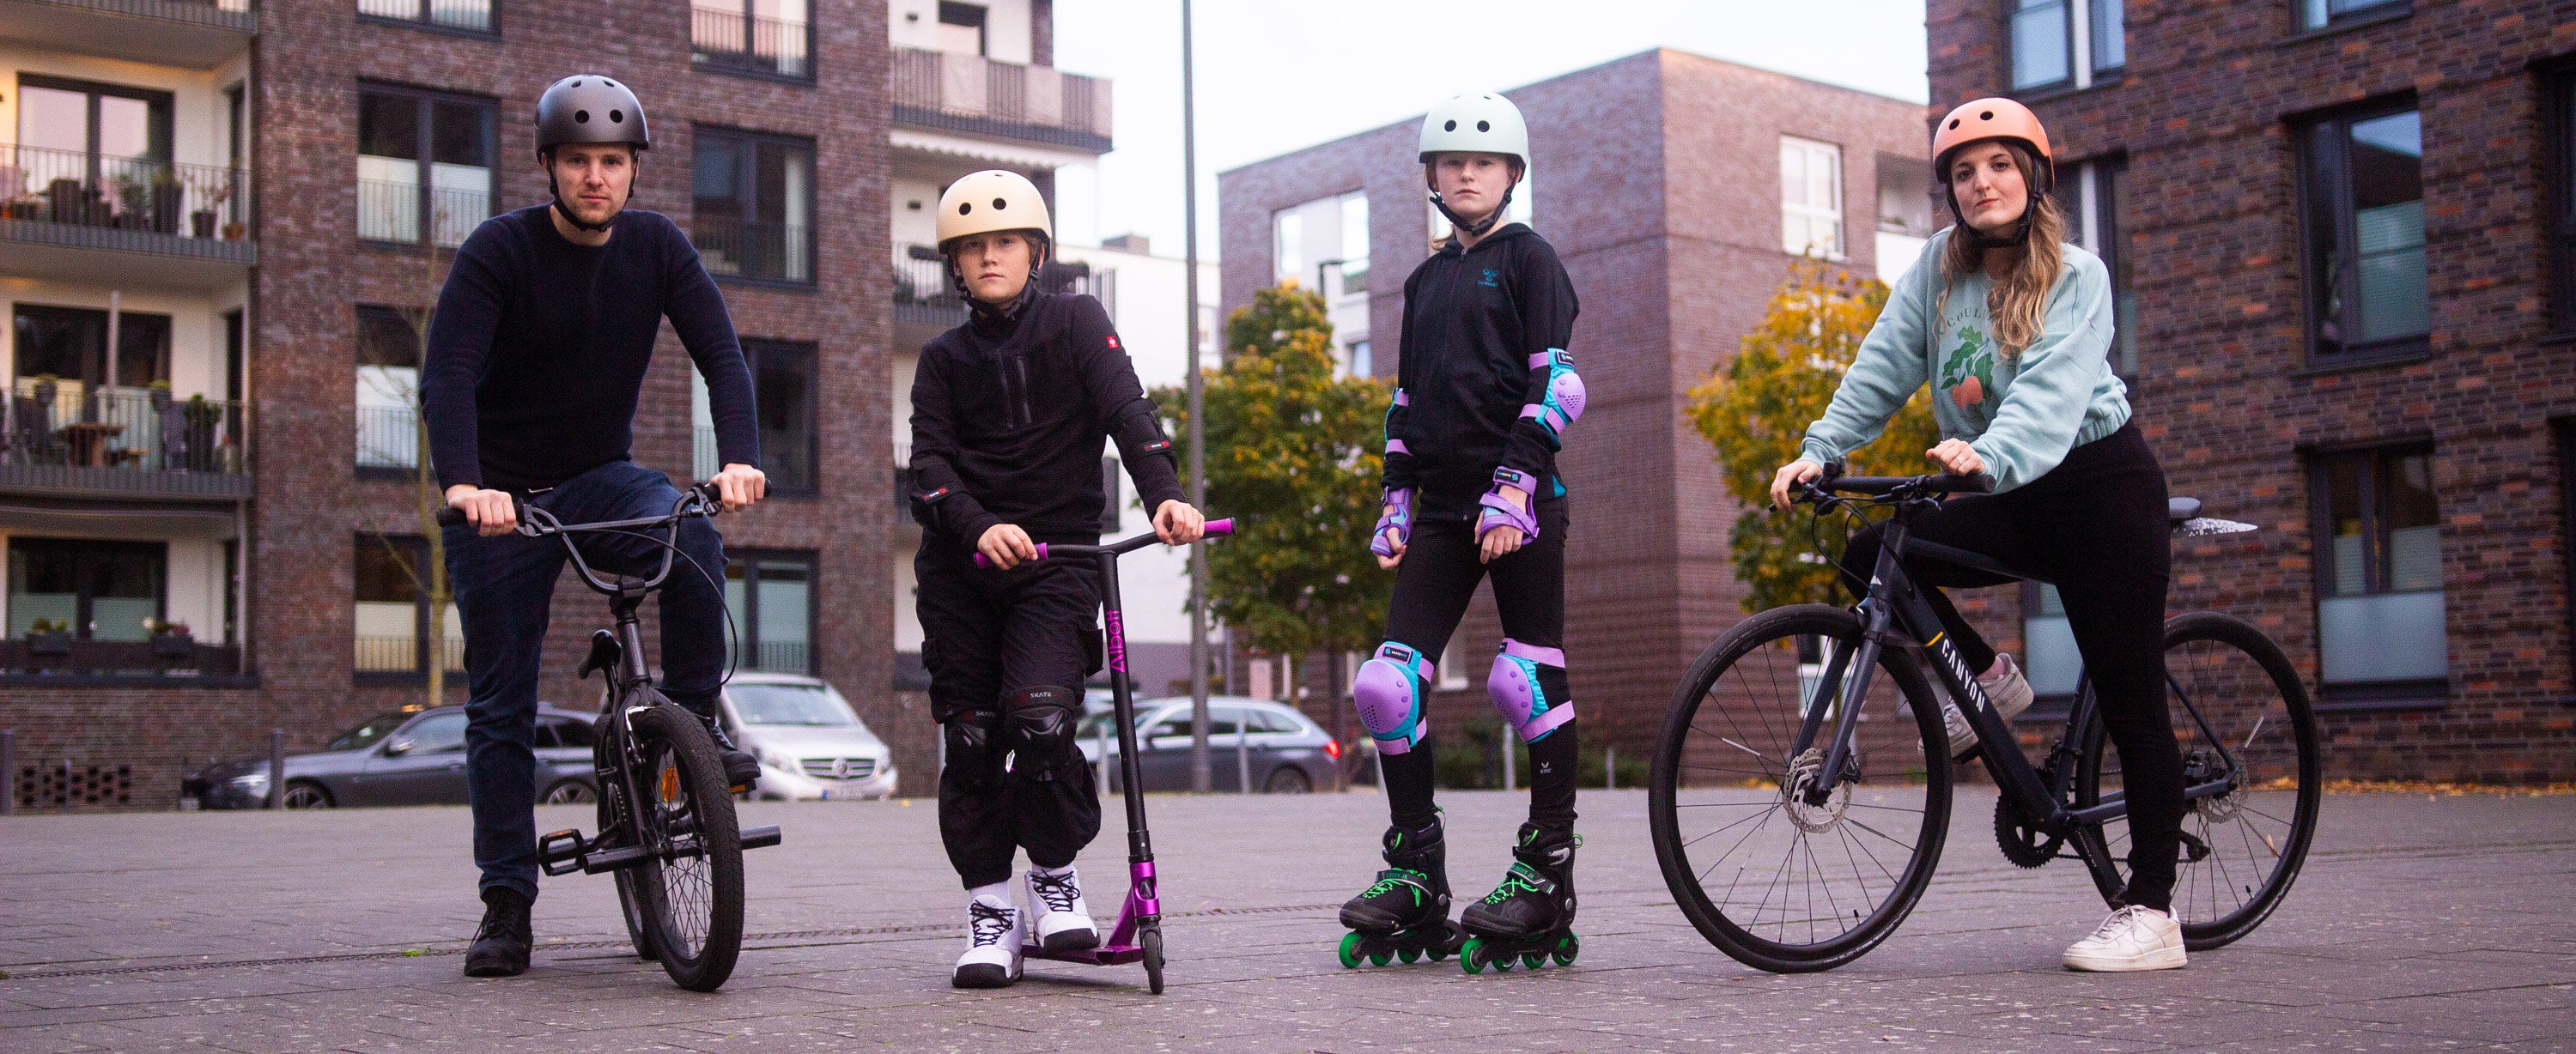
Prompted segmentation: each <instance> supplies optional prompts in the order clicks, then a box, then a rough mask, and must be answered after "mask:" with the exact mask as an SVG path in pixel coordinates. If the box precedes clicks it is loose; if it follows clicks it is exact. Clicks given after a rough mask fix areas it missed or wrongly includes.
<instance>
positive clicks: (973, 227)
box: [939, 168, 1055, 252]
mask: <svg viewBox="0 0 2576 1054" xmlns="http://www.w3.org/2000/svg"><path fill="white" fill-rule="evenodd" d="M1020 230H1031V231H1036V232H1038V236H1039V237H1041V238H1044V239H1045V240H1046V241H1048V242H1050V243H1052V242H1054V241H1055V227H1054V225H1053V224H1051V223H1049V222H1048V221H1047V207H1046V198H1045V197H1043V196H1041V195H1040V194H1039V193H1038V185H1037V184H1035V183H1031V182H1029V177H1027V176H1023V175H1021V174H1019V173H1017V172H1010V171H1005V170H1003V169H998V168H988V169H985V170H984V171H981V172H975V173H971V174H968V175H966V176H964V177H962V178H960V179H959V180H958V181H957V182H955V183H951V184H949V185H948V190H947V192H946V193H943V194H941V195H939V251H941V252H947V251H948V250H949V248H950V247H951V246H953V245H955V244H956V242H957V239H959V238H963V237H966V236H968V235H973V234H990V233H992V232H994V231H1020Z"/></svg>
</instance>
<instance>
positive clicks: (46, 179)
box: [0, 145, 250, 239]
mask: <svg viewBox="0 0 2576 1054" xmlns="http://www.w3.org/2000/svg"><path fill="white" fill-rule="evenodd" d="M249 191H250V174H249V173H247V172H244V171H241V170H239V169H231V168H225V167H223V166H221V165H185V164H179V163H177V162H172V161H162V160H158V159H155V158H148V157H107V156H104V155H99V154H90V153H84V152H82V151H78V150H53V149H48V148H46V147H40V146H6V145H0V219H11V220H35V221H39V222H44V223H63V224H72V225H76V226H83V227H113V228H117V229H120V230H134V231H151V232H155V233H159V234H169V235H177V236H180V237H189V238H216V237H229V238H233V239H239V238H242V237H244V236H246V234H247V232H246V231H245V230H243V229H242V228H241V227H239V226H236V225H237V224H239V223H241V221H242V218H243V217H244V216H245V215H247V213H246V211H245V209H244V205H245V204H246V203H247V202H248V201H249V200H250V193H249Z"/></svg>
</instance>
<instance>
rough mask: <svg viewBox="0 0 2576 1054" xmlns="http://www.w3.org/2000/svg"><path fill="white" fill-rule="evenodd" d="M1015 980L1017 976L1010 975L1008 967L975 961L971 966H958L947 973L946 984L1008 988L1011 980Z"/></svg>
mask: <svg viewBox="0 0 2576 1054" xmlns="http://www.w3.org/2000/svg"><path fill="white" fill-rule="evenodd" d="M1015 980H1018V978H1015V977H1012V976H1011V971H1010V968H1009V967H1005V966H995V965H993V964H991V963H977V964H975V965H973V966H960V967H958V968H957V969H956V971H955V972H954V973H951V974H949V975H948V986H949V987H951V988H1009V987H1010V986H1011V982H1012V981H1015Z"/></svg>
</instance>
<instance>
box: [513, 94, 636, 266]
mask: <svg viewBox="0 0 2576 1054" xmlns="http://www.w3.org/2000/svg"><path fill="white" fill-rule="evenodd" d="M572 143H624V144H626V145H627V146H631V147H634V148H635V150H636V152H637V153H639V154H640V153H642V152H644V151H646V150H650V149H652V148H653V133H652V131H651V129H649V128H647V127H646V126H645V124H644V104H643V103H641V102H638V101H636V98H635V93H634V92H632V91H628V90H627V88H626V86H625V85H623V84H619V83H617V82H616V81H614V80H611V79H609V78H607V77H603V76H600V75H599V74H596V73H576V74H573V75H572V76H569V77H566V78H564V79H562V80H559V81H556V82H555V83H554V86H553V87H550V88H547V89H546V93H545V94H544V95H541V96H538V97H537V156H538V157H540V158H544V157H550V156H552V153H551V152H552V151H553V150H554V148H556V147H558V146H563V145H566V144H572ZM546 193H547V194H549V195H552V196H553V197H554V208H555V213H556V215H559V216H562V217H563V218H564V222H566V223H569V224H572V225H573V226H574V227H575V228H578V229H580V230H585V231H592V232H597V231H604V230H607V229H608V228H609V227H611V226H613V225H615V224H616V222H617V217H615V216H611V217H609V218H608V222H606V223H584V222H582V221H581V220H579V219H577V218H575V217H574V216H573V214H572V210H571V209H568V208H565V207H564V203H563V192H562V191H560V190H557V189H555V176H554V168H553V166H551V165H549V166H548V167H547V169H546Z"/></svg>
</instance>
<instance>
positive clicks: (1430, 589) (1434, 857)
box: [1342, 94, 1583, 962]
mask: <svg viewBox="0 0 2576 1054" xmlns="http://www.w3.org/2000/svg"><path fill="white" fill-rule="evenodd" d="M1420 160H1421V162H1422V166H1423V171H1424V178H1425V179H1426V180H1427V181H1428V183H1429V184H1430V196H1431V203H1432V204H1433V205H1434V206H1435V207H1437V208H1438V209H1439V210H1440V212H1441V214H1442V215H1444V216H1447V217H1448V218H1449V222H1450V223H1451V224H1452V226H1453V227H1454V234H1453V235H1452V236H1451V237H1450V239H1449V241H1448V242H1447V243H1446V244H1444V245H1442V246H1441V247H1440V250H1439V251H1438V252H1436V253H1434V254H1432V256H1431V258H1430V259H1427V260H1425V261H1423V262H1422V265H1421V266H1420V267H1417V268H1415V269H1414V272H1413V275H1412V277H1410V278H1408V279H1406V280H1405V284H1404V327H1403V336H1402V339H1401V344H1400V346H1399V352H1398V354H1399V355H1400V357H1401V358H1400V366H1399V369H1398V374H1397V385H1398V386H1397V388H1396V392H1395V404H1394V406H1393V407H1392V408H1391V409H1390V410H1389V411H1388V413H1387V430H1386V431H1387V443H1386V478H1385V498H1386V501H1385V508H1384V515H1383V517H1382V518H1381V519H1380V520H1379V521H1378V524H1377V527H1376V529H1375V530H1374V531H1373V532H1372V533H1371V536H1370V541H1369V546H1370V548H1371V549H1372V550H1374V551H1375V552H1376V553H1377V554H1378V563H1379V564H1380V566H1383V567H1386V568H1391V569H1394V570H1395V571H1396V579H1395V595H1394V597H1393V599H1392V600H1391V602H1390V603H1389V605H1388V608H1387V626H1386V635H1387V640H1386V642H1385V643H1384V644H1381V645H1379V646H1378V648H1377V651H1376V652H1375V654H1374V656H1373V657H1372V658H1370V659H1369V661H1368V662H1367V663H1366V664H1365V665H1363V666H1361V667H1360V671H1359V675H1358V676H1357V677H1356V678H1355V679H1354V683H1353V685H1352V693H1353V696H1354V701H1355V702H1356V703H1357V704H1358V707H1359V712H1360V722H1361V724H1362V725H1364V726H1366V727H1367V728H1368V730H1369V734H1370V735H1371V736H1372V737H1373V738H1374V739H1375V740H1376V744H1377V750H1378V755H1379V757H1380V758H1381V760H1382V762H1383V768H1384V771H1385V782H1386V793H1387V803H1388V807H1389V811H1390V812H1391V813H1392V817H1391V819H1392V821H1393V823H1392V825H1391V826H1390V827H1388V829H1387V832H1386V835H1385V838H1384V840H1383V846H1384V852H1385V857H1386V862H1387V867H1388V869H1387V870H1386V871H1384V872H1381V873H1380V875H1379V881H1378V882H1376V883H1375V884H1374V885H1372V886H1370V887H1369V889H1368V890H1367V891H1365V892H1363V893H1361V894H1360V895H1359V896H1357V897H1353V898H1352V899H1351V901H1350V903H1348V904H1346V905H1344V906H1343V908H1342V924H1343V925H1345V926H1349V927H1350V928H1351V929H1353V930H1354V931H1357V933H1356V936H1355V937H1354V938H1353V939H1351V940H1346V942H1345V944H1344V960H1345V962H1349V961H1351V959H1352V955H1351V951H1352V949H1353V947H1354V942H1355V941H1357V940H1359V939H1373V940H1377V941H1386V940H1389V939H1395V940H1397V942H1398V944H1399V945H1400V946H1402V947H1406V948H1410V949H1411V950H1414V951H1421V950H1430V948H1429V946H1428V945H1424V946H1422V947H1415V945H1423V944H1424V942H1423V941H1422V940H1421V939H1420V938H1423V937H1430V938H1433V939H1434V940H1433V943H1437V942H1438V940H1441V939H1449V938H1453V937H1454V935H1451V934H1448V932H1447V931H1448V929H1449V924H1448V908H1449V886H1448V877H1447V874H1446V873H1445V870H1444V858H1445V852H1444V849H1443V841H1442V831H1441V822H1440V816H1439V813H1438V812H1436V811H1435V810H1434V809H1433V808H1432V804H1431V783H1432V743H1431V739H1430V728H1429V726H1428V725H1427V724H1426V723H1425V720H1424V715H1423V709H1422V697H1423V690H1424V684H1423V682H1424V680H1425V679H1426V678H1427V677H1429V676H1430V672H1431V667H1432V664H1433V663H1434V662H1435V661H1436V660H1437V659H1438V658H1439V656H1440V655H1442V654H1443V652H1444V651H1445V649H1446V648H1447V646H1448V643H1449V635H1450V633H1451V632H1453V631H1454V630H1456V628H1457V626H1458V619H1459V617H1460V616H1461V615H1462V614H1464V613H1465V611H1466V608H1467V601H1468V598H1469V597H1470V596H1471V595H1472V594H1473V593H1474V592H1475V589H1476V583H1477V581H1478V580H1479V579H1481V578H1483V577H1485V575H1486V572H1487V571H1488V570H1490V571H1491V572H1492V574H1493V580H1494V600H1495V606H1496V607H1497V608H1499V609H1500V611H1501V614H1502V621H1503V634H1504V639H1503V644H1502V653H1501V654H1500V655H1498V656H1497V657H1496V658H1495V659H1494V664H1493V670H1492V673H1491V675H1490V676H1489V678H1488V679H1487V681H1486V688H1487V690H1488V691H1489V692H1490V693H1491V695H1492V697H1493V701H1494V705H1495V707H1496V708H1497V709H1499V710H1501V711H1502V714H1503V719H1504V720H1505V721H1506V722H1508V723H1510V724H1511V726H1512V728H1513V730H1514V731H1515V732H1517V733H1518V734H1519V735H1520V737H1521V738H1522V739H1523V740H1525V741H1527V742H1528V744H1529V753H1530V765H1531V769H1532V775H1531V780H1530V810H1529V822H1527V823H1525V824H1523V825H1522V826H1521V829H1520V834H1519V836H1518V837H1517V838H1515V839H1514V840H1513V846H1512V855H1513V858H1514V862H1513V864H1512V869H1511V872H1510V873H1509V874H1508V875H1506V876H1505V878H1504V880H1503V883H1502V885H1501V887H1500V888H1497V889H1496V890H1495V891H1494V892H1493V894H1492V895H1491V896H1488V897H1486V898H1485V899H1484V901H1483V902H1481V903H1478V904H1474V905H1470V906H1469V907H1468V908H1467V911H1466V913H1465V915H1464V916H1463V918H1462V919H1461V922H1462V923H1463V924H1464V926H1465V929H1466V930H1467V932H1468V933H1469V934H1470V935H1472V936H1476V937H1479V938H1483V939H1485V940H1486V941H1488V942H1489V943H1490V944H1492V945H1494V946H1496V947H1501V946H1505V945H1507V944H1513V943H1521V944H1536V943H1553V942H1554V941H1556V940H1558V939H1559V938H1561V937H1563V936H1564V935H1565V934H1566V933H1567V932H1568V926H1569V925H1570V924H1571V921H1572V918H1573V913H1574V889H1573V869H1574V848H1575V845H1576V840H1575V837H1574V775H1575V727H1574V725H1575V721H1574V705H1573V702H1572V701H1571V700H1570V699H1569V698H1568V696H1567V690H1566V677H1565V653H1564V651H1563V650H1562V649H1563V647H1564V644H1565V638H1564V633H1565V537H1566V521H1567V517H1566V500H1565V486H1564V485H1563V484H1562V483H1561V482H1559V480H1558V479H1557V474H1556V452H1557V449H1558V447H1559V437H1560V434H1561V433H1562V431H1563V430H1564V428H1565V427H1566V426H1567V425H1569V424H1571V423H1572V422H1573V421H1574V419H1575V417H1576V416H1577V415H1579V414H1581V413H1582V412H1583V382H1582V380H1581V379H1580V378H1578V377H1577V376H1576V375H1575V373H1574V362H1573V359H1572V358H1571V357H1569V356H1568V355H1567V354H1566V352H1565V347H1566V344H1567V342H1568V337H1569V336H1570V335H1571V333H1572V332H1573V329H1574V316H1575V310H1576V304H1575V296H1574V286H1573V283H1572V282H1570V281H1569V280H1568V279H1567V278H1566V274H1565V268H1564V267H1563V266H1562V265H1561V264H1559V263H1558V262H1557V259H1556V252H1555V250H1554V249H1552V248H1550V247H1549V246H1548V243H1547V241H1546V239H1543V238H1541V237H1539V236H1538V235H1537V234H1536V233H1535V232H1533V231H1531V230H1530V229H1529V228H1528V227H1527V226H1525V225H1522V224H1518V223H1506V222H1504V213H1505V210H1506V209H1507V208H1508V207H1509V206H1510V204H1511V198H1512V190H1513V189H1514V187H1515V186H1516V185H1518V183H1519V182H1520V180H1521V178H1522V177H1523V176H1524V175H1525V174H1526V173H1527V171H1528V168H1529V132H1528V130H1527V127H1526V126H1525V125H1524V124H1523V122H1522V119H1521V114H1520V111H1519V109H1517V108H1515V107H1514V106H1513V105H1512V104H1511V102H1510V101H1509V100H1507V99H1504V98H1503V97H1501V96H1499V95H1493V94H1471V95H1461V96H1458V97H1456V98H1454V99H1450V100H1449V101H1447V102H1444V103H1442V104H1440V105H1439V106H1437V107H1434V108H1433V109H1432V111H1431V113H1430V114H1429V116H1428V117H1427V118H1425V120H1424V121H1423V125H1422V136H1421V141H1420ZM1407 935H1410V937H1411V938H1413V939H1412V940H1411V941H1410V943H1407V941H1406V937H1407ZM1443 952H1444V954H1445V949H1443ZM1408 961H1409V956H1408Z"/></svg>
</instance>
